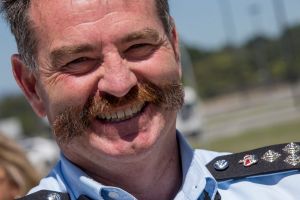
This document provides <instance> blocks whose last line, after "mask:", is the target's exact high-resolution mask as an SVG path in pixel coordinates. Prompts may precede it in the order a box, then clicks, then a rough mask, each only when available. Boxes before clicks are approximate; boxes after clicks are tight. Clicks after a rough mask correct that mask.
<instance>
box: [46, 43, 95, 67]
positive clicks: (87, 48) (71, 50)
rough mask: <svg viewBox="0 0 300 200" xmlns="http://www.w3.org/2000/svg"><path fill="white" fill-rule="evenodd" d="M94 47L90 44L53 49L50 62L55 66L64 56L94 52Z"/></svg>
mask: <svg viewBox="0 0 300 200" xmlns="http://www.w3.org/2000/svg"><path fill="white" fill-rule="evenodd" d="M95 49H96V47H95V46H92V45H90V44H81V45H72V46H62V47H59V48H57V49H54V50H53V51H52V52H51V53H50V62H51V65H52V66H54V67H55V66H57V64H58V63H59V61H60V60H61V59H62V58H63V57H65V56H66V55H75V54H79V53H84V52H92V51H95Z"/></svg>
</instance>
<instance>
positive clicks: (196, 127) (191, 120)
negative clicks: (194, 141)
mask: <svg viewBox="0 0 300 200" xmlns="http://www.w3.org/2000/svg"><path fill="white" fill-rule="evenodd" d="M184 92H185V96H184V104H183V106H182V109H181V110H180V111H179V112H178V115H177V121H176V124H177V125H176V127H177V129H178V130H179V131H180V132H181V133H182V134H183V135H185V136H198V135H200V134H201V132H202V130H203V118H202V115H201V109H200V100H199V98H198V96H197V94H196V92H195V90H194V89H193V88H192V87H187V86H186V87H185V88H184Z"/></svg>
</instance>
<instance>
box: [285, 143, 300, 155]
mask: <svg viewBox="0 0 300 200" xmlns="http://www.w3.org/2000/svg"><path fill="white" fill-rule="evenodd" d="M282 150H283V151H285V152H286V153H288V154H295V153H297V152H298V151H300V146H299V145H297V144H295V143H293V142H291V143H289V144H288V145H286V146H285V147H284V148H283V149H282Z"/></svg>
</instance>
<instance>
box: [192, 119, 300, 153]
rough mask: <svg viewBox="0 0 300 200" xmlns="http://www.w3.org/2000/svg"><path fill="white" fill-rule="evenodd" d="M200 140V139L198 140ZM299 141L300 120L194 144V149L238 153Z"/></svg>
mask: <svg viewBox="0 0 300 200" xmlns="http://www.w3.org/2000/svg"><path fill="white" fill-rule="evenodd" d="M200 140H201V139H200ZM292 141H294V142H296V141H300V119H298V120H295V121H290V122H287V123H282V124H277V125H273V126H271V127H266V128H260V129H254V130H250V131H246V132H242V133H241V134H238V135H237V136H234V137H226V138H219V139H217V140H214V141H211V142H209V143H195V141H193V140H190V143H191V144H192V146H193V147H194V148H201V149H209V150H213V151H226V152H240V151H246V150H249V149H254V148H258V147H262V146H268V145H272V144H279V143H287V142H292Z"/></svg>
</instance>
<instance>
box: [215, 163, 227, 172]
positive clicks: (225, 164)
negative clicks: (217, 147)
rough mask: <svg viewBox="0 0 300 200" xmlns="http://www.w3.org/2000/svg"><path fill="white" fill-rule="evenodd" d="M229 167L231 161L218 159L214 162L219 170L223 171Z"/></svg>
mask: <svg viewBox="0 0 300 200" xmlns="http://www.w3.org/2000/svg"><path fill="white" fill-rule="evenodd" d="M228 167H229V163H228V161H227V160H217V161H216V162H215V163H214V168H215V170H217V171H223V170H226V169H227V168H228Z"/></svg>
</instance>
